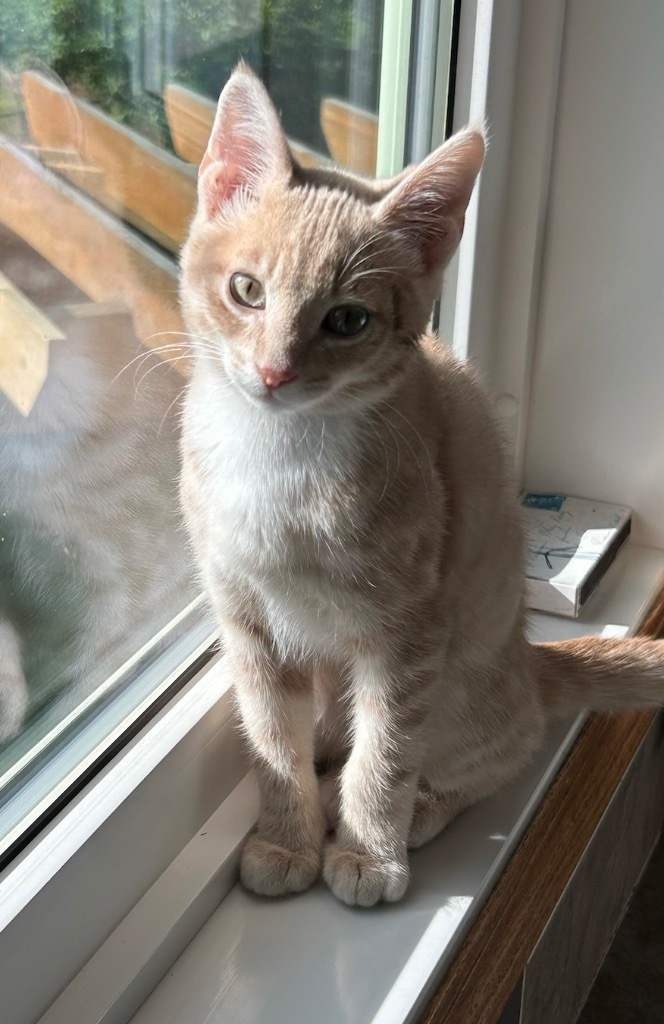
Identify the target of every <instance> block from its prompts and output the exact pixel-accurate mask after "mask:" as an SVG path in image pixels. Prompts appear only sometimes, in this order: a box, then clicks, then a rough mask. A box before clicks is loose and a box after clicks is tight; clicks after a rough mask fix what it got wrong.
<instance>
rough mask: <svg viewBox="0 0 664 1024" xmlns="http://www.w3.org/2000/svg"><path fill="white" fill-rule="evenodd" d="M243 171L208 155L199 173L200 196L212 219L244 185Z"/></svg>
mask: <svg viewBox="0 0 664 1024" xmlns="http://www.w3.org/2000/svg"><path fill="white" fill-rule="evenodd" d="M243 183H244V182H243V174H242V169H241V168H240V167H238V166H237V165H236V164H226V163H218V162H217V161H216V160H213V159H212V157H211V156H209V155H208V154H207V153H206V154H205V156H204V157H203V160H202V161H201V166H200V169H199V172H198V189H199V194H200V196H201V198H202V199H203V201H204V202H205V205H206V209H207V213H208V216H210V217H212V216H214V214H215V213H218V212H219V210H220V209H221V208H222V206H224V204H225V203H227V202H228V201H229V200H230V199H232V197H233V196H234V195H235V193H236V192H237V191H238V189H239V188H241V187H242V185H243Z"/></svg>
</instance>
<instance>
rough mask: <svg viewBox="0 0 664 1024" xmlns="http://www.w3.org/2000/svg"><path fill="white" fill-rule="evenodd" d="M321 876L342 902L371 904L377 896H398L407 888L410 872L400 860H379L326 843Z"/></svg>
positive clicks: (391, 900) (390, 898)
mask: <svg viewBox="0 0 664 1024" xmlns="http://www.w3.org/2000/svg"><path fill="white" fill-rule="evenodd" d="M323 878H324V879H325V881H326V882H327V884H328V885H329V887H330V889H331V890H332V892H333V893H334V895H335V896H336V897H337V899H340V900H341V901H342V903H347V904H348V905H349V906H350V907H373V905H374V904H375V903H378V902H380V901H381V900H384V901H386V902H387V903H394V902H395V901H396V900H400V899H401V897H402V896H403V894H404V893H405V891H406V889H407V888H408V881H409V878H410V874H409V871H408V864H406V863H402V862H401V861H397V860H383V859H380V858H378V857H376V856H374V855H372V854H370V853H360V852H357V851H355V850H345V849H343V847H341V846H338V845H337V844H336V843H330V844H329V845H328V846H327V847H326V849H325V859H324V864H323Z"/></svg>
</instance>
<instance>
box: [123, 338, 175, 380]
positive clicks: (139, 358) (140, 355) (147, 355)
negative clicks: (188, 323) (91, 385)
mask: <svg viewBox="0 0 664 1024" xmlns="http://www.w3.org/2000/svg"><path fill="white" fill-rule="evenodd" d="M181 349H182V345H181V344H177V345H158V346H156V347H155V348H149V349H147V351H145V352H139V353H138V355H137V356H134V358H133V359H130V360H129V362H128V363H125V365H124V366H123V367H122V369H121V370H119V371H118V372H117V373H116V375H115V377H113V380H112V381H111V384H115V382H116V381H117V380H118V378H119V377H121V376H122V374H123V373H124V372H125V370H128V369H129V367H130V366H133V365H134V363H137V362H139V363H140V362H142V361H143V360H145V359H149V358H150V356H151V355H153V354H156V353H158V352H169V351H173V350H178V351H180V350H181Z"/></svg>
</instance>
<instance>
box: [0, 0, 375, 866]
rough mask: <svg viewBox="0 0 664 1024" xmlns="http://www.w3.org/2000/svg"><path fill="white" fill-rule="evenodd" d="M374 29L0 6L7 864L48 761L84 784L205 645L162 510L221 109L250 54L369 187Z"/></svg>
mask: <svg viewBox="0 0 664 1024" xmlns="http://www.w3.org/2000/svg"><path fill="white" fill-rule="evenodd" d="M383 17H384V10H383V3H382V2H379V0H261V2H252V0H48V2H46V0H3V2H2V4H1V5H0V181H1V182H2V186H1V187H0V854H1V853H2V850H3V846H2V839H3V835H4V836H9V835H11V836H13V837H14V838H15V837H16V835H17V834H18V833H17V832H16V830H17V829H19V831H20V824H21V822H22V821H23V822H25V821H28V820H30V821H36V820H37V819H38V818H39V816H40V815H42V812H43V808H44V806H47V805H48V793H49V791H51V790H53V791H55V789H56V788H57V785H58V784H59V782H60V781H61V779H62V778H63V777H64V775H63V774H62V773H63V772H64V771H65V770H64V769H62V768H57V767H56V761H57V762H58V763H60V761H61V760H62V759H61V754H62V751H63V750H65V749H67V750H69V751H70V752H71V751H73V753H72V755H71V756H72V757H73V758H74V760H76V759H78V761H79V762H81V763H82V761H83V760H84V759H85V757H86V756H88V755H89V750H90V749H93V747H94V749H95V750H96V749H97V748H98V747H99V744H100V742H101V741H100V730H101V733H103V734H104V735H110V734H111V733H112V732H113V729H116V726H117V722H118V720H119V718H121V717H122V716H125V717H126V716H127V715H128V714H129V713H130V708H131V706H132V700H133V706H134V708H136V707H138V706H139V705H140V707H142V706H143V704H142V703H141V702H144V700H145V696H146V695H145V690H144V686H143V683H144V682H145V679H146V678H148V676H149V677H150V679H151V680H153V682H151V683H150V685H156V684H154V680H158V679H160V678H161V679H162V680H163V679H164V678H165V673H166V669H165V668H162V669H159V665H162V662H163V659H164V658H166V659H169V658H170V661H169V662H168V664H169V666H170V668H169V671H171V670H172V668H173V664H175V663H179V664H184V663H186V662H187V659H191V658H192V657H193V656H194V655H196V654H198V653H200V649H201V645H203V646H204V641H205V639H206V638H208V639H209V635H210V631H211V629H212V628H213V627H211V625H210V623H209V621H208V620H206V619H205V613H204V611H203V602H202V601H201V599H200V597H199V594H198V588H197V584H196V579H195V574H194V572H193V571H192V565H191V560H190V554H189V551H188V547H187V542H186V538H185V536H184V533H183V529H182V525H181V520H180V512H179V507H178V494H177V478H178V468H179V466H178V463H179V455H178V443H179V439H178V434H179V410H180V403H181V400H182V393H183V388H184V386H185V384H186V380H187V369H188V350H187V338H186V334H184V329H183V325H182V322H181V319H180V314H179V311H178V303H177V280H178V273H177V259H176V258H177V253H178V250H179V248H180V245H181V243H182V241H183V239H184V237H185V234H186V231H187V226H188V224H189V221H190V219H191V216H192V212H193V209H194V203H195V194H196V173H197V165H198V162H199V161H200V158H201V156H202V154H203V152H204V149H205V145H206V141H207V137H208V134H209V131H210V126H211V123H212V119H213V115H214V109H215V104H216V98H217V96H218V93H219V89H220V87H221V86H222V85H223V83H224V82H225V80H226V79H227V77H228V75H229V73H230V71H231V69H232V68H233V66H234V65H235V63H236V62H237V60H238V59H239V58H240V57H243V58H244V59H245V60H246V61H248V63H249V64H250V65H251V66H252V67H253V68H254V69H255V70H256V71H257V72H258V73H259V74H260V76H261V77H262V78H263V80H264V81H265V82H266V84H267V86H268V89H269V90H270V92H271V94H272V96H273V98H274V100H275V102H276V104H277V107H278V108H279V109H280V111H281V113H282V116H283V121H284V125H285V128H286V132H287V134H288V136H289V139H290V140H291V144H292V148H293V151H294V153H295V154H296V156H297V158H298V159H299V160H300V161H301V162H303V163H305V164H325V163H326V162H327V161H329V160H334V161H337V162H340V163H343V164H345V165H347V166H348V167H350V168H353V169H355V170H358V171H361V172H366V173H373V172H374V169H375V164H376V152H377V144H378V142H377V140H378V106H379V77H380V66H381V34H382V27H383ZM160 659H161V660H160ZM163 664H164V665H165V664H166V663H165V662H163ZM148 669H149V672H148ZM141 681H143V682H141ZM142 687H143V688H142ZM127 694H130V695H131V694H134V695H135V697H128V696H127ZM111 712H112V714H111ZM102 713H103V716H106V717H104V722H106V723H107V724H105V725H104V726H103V728H102V727H101V726H99V721H100V716H101V715H102ZM109 715H110V718H109V717H108V716H109ZM113 716H115V717H113ZM91 723H92V726H94V727H92V726H91ZM88 734H89V743H90V744H92V746H91V747H88V748H87V753H86V751H81V750H80V749H78V748H77V743H78V744H79V746H80V743H81V742H82V738H83V737H88ZM87 742H88V739H86V743H87ZM95 744H96V746H94V745H95ZM102 746H103V743H102ZM56 755H57V756H56ZM88 760H89V756H88ZM72 770H73V769H72V765H71V763H68V765H67V769H66V772H65V774H66V773H69V774H71V772H72ZM58 772H60V775H58ZM67 777H68V778H69V775H67ZM36 779H38V781H39V784H38V785H37V783H36V781H35V780H36ZM31 785H32V786H36V790H35V794H36V795H34V794H33V795H32V796H26V794H28V792H29V789H30V786H31ZM19 798H20V799H19ZM37 807H39V808H40V810H39V814H38V813H37V811H36V810H35V808H37ZM3 814H4V815H5V817H4V818H3ZM42 816H43V815H42ZM40 820H41V819H40ZM12 841H13V840H12Z"/></svg>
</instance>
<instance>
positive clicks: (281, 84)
mask: <svg viewBox="0 0 664 1024" xmlns="http://www.w3.org/2000/svg"><path fill="white" fill-rule="evenodd" d="M383 4H384V0H50V2H45V0H2V2H1V3H0V66H2V68H3V69H4V70H5V72H15V71H19V70H21V69H22V68H24V67H39V66H44V65H46V66H48V68H50V69H52V70H53V72H55V73H56V74H57V75H58V76H59V77H60V78H62V80H63V81H64V82H65V84H66V85H67V86H68V87H69V88H71V89H72V91H74V92H76V93H77V94H78V95H81V96H83V97H84V98H86V99H89V100H90V101H91V102H93V103H96V104H97V105H98V106H100V107H101V108H102V109H103V110H105V111H106V112H107V113H109V114H110V115H111V116H112V117H115V118H117V119H118V120H119V121H121V122H122V123H124V124H127V125H130V126H132V127H134V128H136V129H137V130H139V131H142V132H144V133H145V134H146V135H148V136H150V137H152V138H153V139H154V140H155V141H159V142H161V143H162V144H168V142H169V139H168V131H167V127H166V120H165V117H164V110H163V100H162V93H163V88H164V86H165V85H166V84H167V82H169V81H177V82H181V83H182V84H184V85H188V86H190V87H191V88H193V89H195V90H197V91H199V92H201V93H202V94H204V95H207V96H210V97H214V98H216V96H217V95H218V93H219V90H220V88H221V87H222V86H223V84H224V82H225V81H226V79H227V78H228V76H229V74H230V72H231V70H232V68H233V67H234V65H235V64H236V63H237V61H238V59H239V58H240V57H242V58H244V59H245V60H246V61H247V62H248V63H249V64H250V65H251V66H252V67H253V68H254V70H255V71H256V72H257V73H258V74H259V75H260V76H261V77H262V79H263V81H264V82H265V83H266V85H267V87H268V89H269V91H270V93H271V95H272V96H273V98H274V100H275V103H276V104H277V106H278V108H279V109H280V111H281V113H282V117H283V120H284V124H285V127H286V131H287V133H288V134H289V135H291V136H292V137H293V138H296V139H298V140H300V141H302V142H305V143H306V144H307V145H309V146H311V147H312V148H313V149H315V150H318V151H319V152H324V151H325V144H324V140H323V137H322V133H321V129H320V121H319V111H320V102H321V99H322V98H323V97H324V96H338V97H341V98H349V99H350V100H351V102H354V103H356V104H357V105H359V106H362V107H364V108H366V109H369V110H376V108H377V102H378V77H379V67H380V26H381V23H382V16H383Z"/></svg>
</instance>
